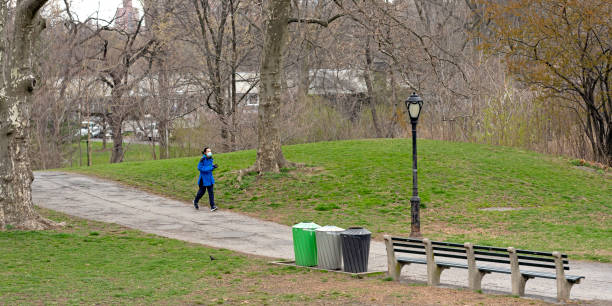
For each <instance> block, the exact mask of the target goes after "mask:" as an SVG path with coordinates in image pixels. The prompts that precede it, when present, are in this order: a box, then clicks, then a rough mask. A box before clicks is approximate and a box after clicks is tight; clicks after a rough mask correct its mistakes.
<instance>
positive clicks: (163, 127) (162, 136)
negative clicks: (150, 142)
mask: <svg viewBox="0 0 612 306" xmlns="http://www.w3.org/2000/svg"><path fill="white" fill-rule="evenodd" d="M157 124H158V125H157V130H158V132H159V159H167V158H170V157H169V156H168V122H167V121H164V120H162V121H160V122H158V123H157Z"/></svg>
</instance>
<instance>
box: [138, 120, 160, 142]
mask: <svg viewBox="0 0 612 306" xmlns="http://www.w3.org/2000/svg"><path fill="white" fill-rule="evenodd" d="M136 136H138V138H140V139H142V140H157V139H159V130H158V129H157V123H155V122H153V123H149V124H146V125H145V126H143V129H138V130H137V131H136Z"/></svg>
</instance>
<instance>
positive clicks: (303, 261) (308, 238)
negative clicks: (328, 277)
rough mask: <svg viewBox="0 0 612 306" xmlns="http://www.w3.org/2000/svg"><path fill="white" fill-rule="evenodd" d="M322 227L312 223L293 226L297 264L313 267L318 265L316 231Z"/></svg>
mask: <svg viewBox="0 0 612 306" xmlns="http://www.w3.org/2000/svg"><path fill="white" fill-rule="evenodd" d="M319 227H320V226H319V225H318V224H316V223H312V222H302V223H298V224H296V225H294V226H293V229H292V231H293V251H294V252H295V264H296V265H298V266H305V267H312V266H316V265H317V238H316V235H315V230H316V229H317V228H319Z"/></svg>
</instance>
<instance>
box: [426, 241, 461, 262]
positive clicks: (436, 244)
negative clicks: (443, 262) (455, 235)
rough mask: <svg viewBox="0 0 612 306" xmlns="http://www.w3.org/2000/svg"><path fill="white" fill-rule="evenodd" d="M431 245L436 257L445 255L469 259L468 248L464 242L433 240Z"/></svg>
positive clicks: (446, 256) (445, 256) (444, 256)
mask: <svg viewBox="0 0 612 306" xmlns="http://www.w3.org/2000/svg"><path fill="white" fill-rule="evenodd" d="M431 245H432V249H433V255H434V257H435V258H438V257H443V258H453V259H467V255H466V249H465V246H464V245H463V244H458V243H451V242H442V241H431Z"/></svg>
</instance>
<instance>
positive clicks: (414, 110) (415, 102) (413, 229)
mask: <svg viewBox="0 0 612 306" xmlns="http://www.w3.org/2000/svg"><path fill="white" fill-rule="evenodd" d="M405 103H406V108H407V109H408V115H409V116H410V123H411V124H412V197H411V198H410V215H411V217H412V223H411V225H410V236H411V237H421V219H420V218H419V206H420V205H421V198H419V190H418V185H417V132H416V126H417V123H418V121H419V115H420V114H421V108H422V107H423V99H421V97H419V95H417V94H416V93H412V95H411V96H410V97H409V98H408V100H406V102H405Z"/></svg>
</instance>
